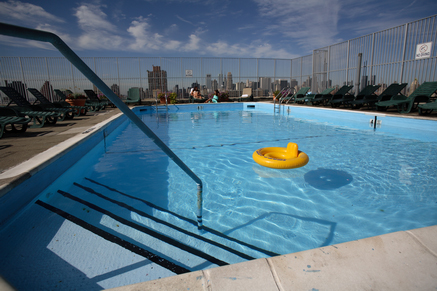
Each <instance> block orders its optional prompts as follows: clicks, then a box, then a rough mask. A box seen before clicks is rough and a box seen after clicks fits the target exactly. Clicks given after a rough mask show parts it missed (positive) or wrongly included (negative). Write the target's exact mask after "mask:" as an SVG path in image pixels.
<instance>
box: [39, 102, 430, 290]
mask: <svg viewBox="0 0 437 291" xmlns="http://www.w3.org/2000/svg"><path fill="white" fill-rule="evenodd" d="M137 113H138V115H139V116H140V117H141V119H142V120H143V121H144V122H145V123H146V124H147V125H148V126H149V127H150V128H151V129H152V130H153V131H154V132H155V133H156V134H157V135H158V136H159V137H160V138H161V139H162V140H163V141H164V142H165V143H166V144H167V145H168V146H169V147H170V148H171V149H172V150H173V151H174V152H175V153H176V155H178V156H179V157H180V159H181V160H182V161H184V163H186V164H187V166H188V167H189V168H191V169H192V171H193V172H194V173H196V174H197V175H198V176H199V177H200V178H201V179H202V181H203V183H204V189H203V199H204V201H203V221H204V225H205V229H204V230H200V231H199V230H197V227H196V225H195V223H193V221H194V220H195V217H196V199H197V197H196V183H195V182H193V180H191V179H190V178H189V177H188V176H187V175H186V174H185V173H184V172H183V171H182V170H180V169H179V168H178V167H177V166H176V164H175V163H174V162H172V161H171V160H170V159H169V158H168V157H167V156H165V155H164V154H163V153H162V151H161V150H159V149H158V148H157V147H156V146H155V145H154V144H153V143H152V142H151V141H150V139H148V138H147V137H146V136H144V134H143V133H142V132H140V131H139V130H138V128H137V127H136V126H135V125H133V124H131V123H130V122H129V121H126V122H124V123H123V124H122V126H120V127H118V128H117V129H116V130H115V131H114V132H113V133H112V134H110V135H108V136H107V137H106V138H105V140H104V141H102V142H101V143H100V145H99V146H97V147H95V148H94V149H93V150H92V151H90V153H89V154H88V155H86V156H84V157H83V158H82V159H81V160H80V161H79V162H78V163H77V164H76V165H75V166H74V167H71V168H70V169H69V170H68V171H67V172H66V173H65V174H64V175H62V177H61V178H60V179H58V180H56V181H55V182H54V183H53V184H52V185H51V186H49V187H48V188H47V189H45V190H44V191H43V192H42V193H41V195H40V196H39V198H38V201H39V202H38V203H40V205H45V207H46V208H47V209H49V208H48V207H52V208H50V209H51V210H53V208H56V209H61V210H62V211H64V212H66V213H68V214H70V215H71V216H73V217H75V218H76V219H80V220H81V221H85V222H86V223H88V224H91V225H93V226H94V227H97V228H99V229H103V230H104V231H105V232H106V233H109V234H111V235H115V236H118V237H121V238H122V239H123V241H124V242H127V243H129V244H130V245H133V246H138V247H141V248H142V249H145V250H147V251H149V252H152V253H155V254H156V253H158V254H159V256H160V257H161V258H164V259H166V260H167V261H168V262H170V263H172V264H175V265H176V266H173V267H169V268H168V269H169V270H171V272H174V273H178V272H179V271H178V270H175V268H176V269H177V267H178V265H182V266H183V267H184V268H186V269H187V270H189V271H192V270H197V269H203V268H209V267H214V266H217V265H222V264H224V263H237V262H241V261H245V260H247V259H252V258H261V257H267V256H271V255H277V254H287V253H292V252H297V251H302V250H307V249H312V248H316V247H320V246H326V245H331V244H337V243H342V242H347V241H351V240H356V239H361V238H365V237H370V236H376V235H381V234H385V233H389V232H395V231H400V230H407V229H413V228H419V227H425V226H430V225H434V224H436V223H437V178H436V177H437V169H436V167H435V165H436V164H437V127H436V122H435V121H424V120H415V119H403V118H396V117H387V116H378V117H377V118H378V120H379V121H381V124H378V125H377V127H376V128H374V127H373V125H372V124H370V123H369V121H370V119H374V116H372V115H366V114H362V113H348V112H340V111H331V110H324V109H314V108H302V107H291V108H290V109H289V110H287V109H286V108H284V109H283V110H281V111H280V112H278V111H274V110H273V107H271V106H270V105H267V104H265V105H262V104H256V105H255V108H253V107H248V106H247V104H245V105H244V107H243V106H241V104H240V105H238V106H234V107H232V106H220V105H217V106H216V105H211V106H200V107H198V106H179V107H177V108H175V107H172V110H171V111H169V112H166V111H163V112H159V113H157V112H156V111H155V110H154V109H153V108H144V110H142V111H140V110H139V109H138V110H137ZM288 142H295V143H297V144H298V145H299V149H300V150H301V151H304V152H305V153H306V154H307V155H308V156H309V158H310V161H309V163H308V164H307V165H306V166H304V167H302V168H297V169H290V170H276V169H269V168H265V167H262V166H260V165H258V164H256V163H255V162H254V161H253V159H252V153H253V152H254V151H255V150H257V149H259V148H262V147H271V146H281V147H285V146H286V145H287V143H288ZM58 190H60V191H58ZM47 205H49V206H47ZM58 213H59V212H58ZM154 219H157V221H155V220H154ZM73 221H74V220H73ZM166 223H168V225H167V224H166ZM173 225H175V226H176V227H173ZM147 229H151V230H152V232H150V233H149V232H148V230H147ZM91 231H92V230H91ZM94 233H97V232H96V231H94ZM161 235H164V236H165V237H167V236H168V237H170V238H171V239H172V240H174V241H175V242H173V241H168V242H167V241H166V238H165V237H161ZM162 240H164V241H165V242H166V244H165V246H164V247H163V245H164V244H163V243H162ZM167 243H168V244H167ZM182 246H184V247H182ZM185 246H186V247H185ZM197 251H199V252H200V253H197ZM214 259H216V260H214ZM170 263H169V264H170ZM172 268H173V269H172ZM182 272H183V271H182ZM142 281H144V279H143V280H142ZM130 283H132V282H130ZM109 286H111V285H109Z"/></svg>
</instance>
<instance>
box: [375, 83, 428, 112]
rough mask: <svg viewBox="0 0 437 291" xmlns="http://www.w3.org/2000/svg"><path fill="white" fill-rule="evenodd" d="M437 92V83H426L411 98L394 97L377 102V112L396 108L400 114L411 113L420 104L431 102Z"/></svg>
mask: <svg viewBox="0 0 437 291" xmlns="http://www.w3.org/2000/svg"><path fill="white" fill-rule="evenodd" d="M436 91H437V82H424V83H423V84H422V85H420V86H419V87H418V88H417V89H416V90H414V92H413V93H411V95H410V96H408V97H406V96H404V95H396V96H393V97H392V98H391V99H390V100H388V101H379V102H377V103H376V104H375V105H376V109H377V110H381V111H382V110H387V108H389V107H391V106H396V107H397V110H398V112H399V113H410V112H411V111H414V110H415V109H417V108H418V106H419V103H421V102H429V101H430V97H431V95H432V94H434V93H435V92H436Z"/></svg>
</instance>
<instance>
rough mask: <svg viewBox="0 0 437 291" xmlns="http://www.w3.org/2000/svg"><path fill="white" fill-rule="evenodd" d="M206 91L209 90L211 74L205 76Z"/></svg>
mask: <svg viewBox="0 0 437 291" xmlns="http://www.w3.org/2000/svg"><path fill="white" fill-rule="evenodd" d="M206 89H211V74H206Z"/></svg>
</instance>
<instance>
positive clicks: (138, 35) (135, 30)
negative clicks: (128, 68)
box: [127, 17, 163, 51]
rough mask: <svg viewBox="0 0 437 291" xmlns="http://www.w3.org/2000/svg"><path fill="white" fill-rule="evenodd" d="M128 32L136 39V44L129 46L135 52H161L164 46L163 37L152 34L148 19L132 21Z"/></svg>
mask: <svg viewBox="0 0 437 291" xmlns="http://www.w3.org/2000/svg"><path fill="white" fill-rule="evenodd" d="M127 31H128V32H129V33H130V35H131V36H133V37H134V42H133V43H132V44H130V45H129V48H130V49H132V50H134V51H142V50H147V51H149V50H159V49H160V48H161V47H162V46H163V41H162V39H163V36H162V35H160V34H158V33H153V32H151V29H150V25H149V23H148V19H146V18H143V17H139V18H138V19H137V20H134V21H132V23H131V26H130V27H129V28H128V30H127Z"/></svg>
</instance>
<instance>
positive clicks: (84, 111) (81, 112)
mask: <svg viewBox="0 0 437 291" xmlns="http://www.w3.org/2000/svg"><path fill="white" fill-rule="evenodd" d="M55 93H56V96H58V98H59V99H61V101H60V102H59V103H60V104H62V105H63V106H70V107H71V108H73V109H75V110H76V113H75V114H76V115H86V114H87V112H88V110H89V109H90V108H89V107H88V106H76V105H70V103H68V102H67V101H65V100H66V99H68V98H67V96H65V94H64V92H62V91H61V90H59V89H55ZM71 94H72V93H71Z"/></svg>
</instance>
